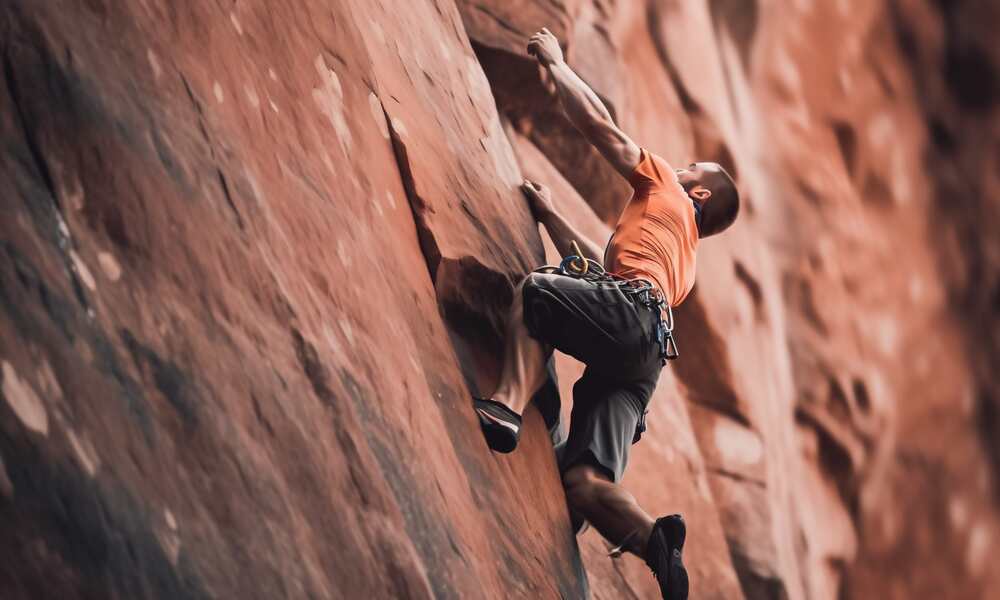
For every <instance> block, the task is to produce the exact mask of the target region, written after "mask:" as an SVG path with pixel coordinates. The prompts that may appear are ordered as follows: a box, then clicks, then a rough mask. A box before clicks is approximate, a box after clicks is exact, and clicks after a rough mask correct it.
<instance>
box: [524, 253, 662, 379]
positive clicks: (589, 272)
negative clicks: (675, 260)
mask: <svg viewBox="0 0 1000 600" xmlns="http://www.w3.org/2000/svg"><path fill="white" fill-rule="evenodd" d="M570 244H571V246H572V247H573V252H575V253H576V254H571V255H569V256H567V257H565V258H563V259H562V261H561V262H560V263H559V266H554V265H545V266H544V267H540V268H538V269H535V272H536V273H558V274H560V275H567V276H569V277H576V278H577V279H584V280H586V281H590V282H593V283H611V284H614V285H616V286H618V289H620V290H621V291H622V293H624V294H628V295H630V296H632V297H633V298H635V299H636V300H637V301H638V302H639V304H641V305H643V306H645V307H646V308H649V309H651V310H654V311H656V312H657V314H659V315H660V318H659V320H657V322H656V342H657V344H658V345H659V346H660V360H662V361H663V364H664V365H665V364H667V361H668V360H675V359H676V358H677V357H678V356H680V354H679V352H678V350H677V341H676V340H675V339H674V313H673V311H672V310H671V308H670V304H669V303H667V302H666V301H665V300H664V299H663V295H662V294H661V292H660V291H659V290H658V289H656V288H655V287H653V284H651V283H650V282H648V281H646V280H645V279H625V278H623V277H620V276H618V275H615V274H614V273H609V272H608V271H606V270H605V269H604V267H603V266H602V265H601V264H600V263H598V262H597V261H593V260H590V259H588V258H587V257H585V256H584V255H583V252H581V251H580V247H579V246H578V245H577V244H576V241H575V240H574V241H571V242H570ZM664 313H666V318H663V316H664Z"/></svg>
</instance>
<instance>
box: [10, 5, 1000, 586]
mask: <svg viewBox="0 0 1000 600" xmlns="http://www.w3.org/2000/svg"><path fill="white" fill-rule="evenodd" d="M998 17H1000V15H998V14H997V11H996V9H995V8H993V7H991V6H990V5H989V4H988V3H985V2H980V3H976V2H966V3H964V4H963V5H962V6H961V7H947V6H946V5H945V4H943V3H931V2H926V1H923V0H895V1H887V2H873V3H854V4H851V3H847V2H805V1H799V2H785V3H758V2H732V1H719V0H713V1H712V2H668V1H655V2H654V1H652V0H650V1H631V0H572V1H566V2H555V1H554V0H537V1H533V2H527V1H517V2H500V1H498V0H478V1H477V0H458V1H457V2H453V1H452V0H412V1H409V2H380V1H372V2H340V1H335V2H329V1H325V2H321V1H318V0H304V1H300V2H294V3H283V2H268V3H252V2H251V3H246V2H240V3H235V4H232V5H230V4H226V5H220V4H215V3H212V4H209V3H175V2H168V1H166V0H145V1H143V2H134V3H108V2H102V1H100V0H94V1H89V2H85V3H74V2H60V1H55V2H46V3H39V2H30V1H21V0H15V1H14V2H9V3H7V4H6V5H4V6H3V7H2V8H0V52H2V54H3V70H4V85H2V86H0V139H2V140H3V144H4V145H3V150H2V152H0V182H2V185H3V189H4V190H5V195H4V197H3V201H2V203H0V211H2V213H0V214H2V218H0V367H2V371H0V399H2V402H0V528H2V530H3V531H4V532H5V539H6V543H5V544H4V546H3V549H0V558H2V560H0V565H2V566H0V592H2V594H0V595H2V596H3V597H4V598H7V597H11V598H20V597H24V598H28V597H62V598H70V597H124V598H133V597H148V596H152V597H261V598H273V597H283V596H287V597H333V598H354V597H366V596H367V597H373V598H384V597H407V598H431V597H435V598H478V597H485V598H556V597H563V598H582V597H587V596H588V595H589V596H590V597H593V598H608V599H611V598H622V597H638V598H652V597H655V584H654V582H653V580H652V578H651V576H650V575H649V573H648V571H647V570H646V568H645V566H644V565H642V563H641V562H640V561H638V560H636V559H634V558H631V557H627V558H624V559H622V560H620V561H616V562H612V561H610V560H609V559H607V558H605V557H604V556H603V553H604V551H605V546H604V544H603V542H602V540H600V538H599V537H598V536H597V535H596V534H595V533H594V532H593V531H590V532H588V533H587V534H585V535H584V536H582V537H581V538H579V540H574V537H573V535H572V533H571V532H570V531H569V519H568V516H567V514H566V510H565V504H564V498H563V495H562V492H561V488H560V485H559V481H558V474H557V470H556V465H555V461H554V458H553V456H552V450H551V442H550V440H549V436H548V433H547V431H546V426H545V423H544V422H543V418H542V415H541V414H540V413H539V411H537V410H535V409H531V410H530V411H529V412H528V414H527V420H526V429H525V432H524V436H523V438H522V443H521V446H520V447H519V449H518V451H517V452H515V453H514V454H511V455H509V456H501V455H494V454H491V453H490V452H489V451H488V450H487V448H486V446H485V444H484V443H483V441H482V439H481V435H480V434H479V431H478V427H477V425H476V423H475V419H474V417H473V415H472V412H471V409H470V406H469V395H470V392H487V391H489V389H491V386H492V385H493V384H494V383H495V380H496V377H497V373H498V369H499V366H500V365H499V356H500V348H501V345H502V336H503V334H502V332H503V326H504V320H505V318H506V312H505V308H506V306H507V305H508V304H509V302H510V299H511V295H512V292H513V286H514V285H515V284H516V282H517V280H518V278H519V277H520V276H521V275H523V274H524V273H525V272H526V271H527V270H529V269H531V268H533V267H535V266H537V265H538V264H540V263H542V262H543V261H545V260H546V256H547V258H548V260H549V261H552V260H556V259H557V257H556V256H555V255H554V251H553V249H552V247H551V244H548V242H547V241H546V237H545V235H544V233H541V234H539V232H538V230H537V227H536V226H535V225H534V224H533V223H532V220H531V217H530V215H529V214H528V211H527V206H526V204H525V202H524V200H523V198H522V197H521V196H520V193H519V191H518V190H517V188H516V186H517V184H518V183H519V182H520V180H521V178H522V177H523V176H528V177H532V178H536V179H539V180H541V181H542V182H544V183H546V184H548V185H550V186H551V187H552V188H553V190H554V192H555V195H556V201H557V203H558V205H559V206H560V208H561V209H562V210H564V211H565V212H566V213H567V214H569V215H571V216H572V218H573V219H574V220H576V221H577V222H578V223H579V224H580V225H581V227H582V228H583V230H584V231H586V232H587V233H588V234H589V235H592V236H594V237H595V239H598V241H599V242H603V241H604V240H603V239H600V238H602V237H603V238H604V239H606V236H607V235H608V233H609V231H610V225H612V224H613V223H614V220H615V217H616V215H617V211H618V210H619V209H620V207H621V206H622V205H623V203H624V202H625V201H626V200H627V197H628V196H627V193H628V189H627V186H626V185H624V184H623V183H622V182H621V181H620V180H619V179H618V178H617V176H616V175H614V174H613V173H612V172H611V171H610V170H609V169H608V168H607V167H606V166H605V165H604V164H603V163H602V161H601V160H600V159H599V157H597V156H596V155H595V154H594V153H593V151H592V150H590V149H589V148H588V147H587V146H586V144H584V143H583V142H582V140H581V139H580V138H579V136H578V135H577V134H576V133H575V132H574V131H573V130H572V128H571V126H570V125H569V124H568V123H567V122H566V121H565V120H564V119H563V118H562V117H561V115H560V113H559V110H558V106H557V105H556V104H555V103H554V100H553V98H552V96H551V95H550V93H549V92H548V91H546V89H545V87H544V86H543V85H541V83H540V82H539V72H538V69H537V67H536V66H535V65H534V63H533V62H532V61H531V60H529V59H528V57H527V56H526V55H525V53H524V48H523V46H524V41H525V39H526V38H527V36H528V35H530V33H532V32H533V31H534V30H535V29H537V28H540V27H542V26H548V27H549V28H550V29H551V30H552V31H553V32H554V33H556V35H558V36H560V38H561V39H563V40H565V44H566V49H567V57H568V60H569V62H570V63H571V64H572V65H573V66H574V67H575V68H577V70H578V71H579V72H580V73H581V75H582V76H583V77H584V78H585V79H587V80H588V81H589V82H590V83H591V84H592V86H593V87H594V88H595V90H596V91H597V92H598V93H599V94H600V95H601V96H602V97H603V98H604V99H606V101H607V103H608V104H609V106H610V107H611V109H612V111H613V113H614V114H615V115H616V118H617V120H618V121H619V124H620V125H621V126H622V128H623V129H625V130H626V131H627V132H629V133H630V134H632V135H633V136H634V138H635V139H636V141H637V142H639V143H640V144H642V145H644V146H645V147H648V148H650V149H651V150H653V151H655V152H658V153H660V154H662V155H663V156H664V157H666V158H667V159H668V160H669V161H672V162H677V163H678V164H684V163H686V162H690V161H692V160H718V161H719V162H721V163H723V164H724V165H725V166H726V167H727V168H729V169H730V170H731V172H733V173H734V175H736V177H737V179H738V182H739V184H740V187H741V189H742V191H743V196H744V201H745V204H744V213H743V215H742V217H741V219H740V221H739V222H738V224H737V226H736V227H734V228H733V229H732V230H731V231H730V232H728V233H727V234H726V235H724V236H721V237H719V238H713V239H710V240H707V241H705V243H704V245H703V249H702V252H701V254H700V256H699V280H698V284H697V286H696V288H695V292H694V293H693V294H692V295H691V297H690V298H689V299H688V300H687V301H686V302H685V304H684V305H683V306H682V307H681V308H680V309H679V310H677V311H676V312H677V319H678V334H677V335H678V342H679V344H680V348H681V352H682V357H681V359H680V360H679V361H677V362H675V363H673V364H672V366H671V368H669V369H667V370H665V371H664V374H663V376H662V378H661V382H660V385H659V388H658V390H657V395H656V397H655V399H654V401H653V404H652V405H651V414H650V429H649V431H648V433H647V434H646V435H645V436H644V438H643V441H642V442H641V443H640V444H639V445H637V446H636V447H635V448H634V449H633V453H632V459H631V464H630V468H629V471H628V472H627V474H626V478H625V485H626V486H627V487H629V489H631V490H632V491H633V492H634V493H635V494H636V496H637V497H638V498H639V500H640V502H641V503H642V504H643V505H644V506H647V507H648V509H649V510H650V511H651V512H654V513H657V514H663V513H668V512H678V511H679V512H683V513H684V514H685V517H686V519H687V521H688V523H689V527H690V535H689V543H688V546H687V548H686V557H687V562H688V563H689V564H690V568H691V575H692V597H694V598H738V597H747V598H821V599H822V598H830V599H832V598H841V597H850V598H912V597H949V598H986V597H991V596H992V595H995V593H993V592H992V590H993V589H996V588H997V584H998V583H1000V582H998V581H997V579H998V576H997V572H996V570H995V569H992V568H991V567H990V566H989V565H990V564H992V563H991V560H990V558H991V556H992V554H993V553H995V551H996V548H995V543H996V542H995V540H997V539H1000V538H998V534H1000V529H998V528H1000V520H998V518H997V512H996V500H995V496H994V494H995V491H994V486H995V479H996V472H997V465H998V464H1000V458H998V457H1000V451H998V450H997V445H996V441H995V437H996V436H995V432H996V427H997V423H998V422H1000V419H998V418H997V416H996V415H997V414H998V409H997V406H998V404H997V403H998V402H1000V400H998V397H1000V396H998V391H997V383H996V378H995V374H994V370H995V365H996V358H997V357H998V356H1000V350H998V347H997V345H996V339H1000V338H998V336H997V335H996V334H997V333H1000V332H998V331H997V323H998V320H997V318H996V316H997V314H998V313H997V310H996V304H997V297H1000V295H998V294H997V293H996V289H997V272H998V271H997V268H996V267H997V260H998V259H997V256H1000V252H998V250H997V248H996V247H995V246H996V239H995V238H996V236H995V235H991V232H993V231H995V230H996V225H997V224H998V219H997V210H998V209H997V203H996V201H995V197H996V195H997V191H998V190H997V188H998V186H1000V181H998V180H997V178H996V175H995V173H996V172H998V171H1000V170H998V169H995V168H992V167H993V166H995V165H998V164H1000V163H998V162H997V161H998V157H1000V154H998V153H1000V147H998V146H997V144H996V139H997V132H998V130H1000V122H998V117H997V114H998V111H997V109H996V106H997V102H998V100H1000V83H998V82H1000V75H998V73H1000V54H998V52H997V49H996V45H995V44H993V43H992V39H993V37H992V36H993V35H994V32H995V27H996V25H998V24H1000V18H998ZM580 369H581V367H580V365H579V364H576V363H574V362H573V361H572V360H570V359H567V358H565V357H561V356H560V357H559V359H558V361H557V370H558V372H559V384H560V388H561V390H562V398H563V403H562V413H563V414H564V416H565V415H568V408H569V402H570V400H571V397H572V396H571V393H570V389H571V386H572V382H573V380H574V377H575V376H577V375H578V374H579V373H580ZM564 426H565V423H564Z"/></svg>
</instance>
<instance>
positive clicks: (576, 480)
mask: <svg viewBox="0 0 1000 600" xmlns="http://www.w3.org/2000/svg"><path fill="white" fill-rule="evenodd" d="M562 481H563V489H564V490H565V491H566V501H567V502H568V503H569V505H570V508H572V509H573V510H575V511H578V512H583V513H586V512H587V508H588V507H590V506H592V505H593V504H595V503H596V502H597V496H598V493H599V492H600V490H601V488H602V487H604V486H606V485H607V484H608V483H609V482H610V479H609V478H608V476H607V475H605V474H604V473H602V472H601V471H599V470H598V469H597V468H595V467H594V466H592V465H588V464H579V465H576V466H573V467H571V468H570V469H569V470H567V471H566V472H565V473H564V474H563V477H562Z"/></svg>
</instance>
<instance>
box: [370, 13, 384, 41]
mask: <svg viewBox="0 0 1000 600" xmlns="http://www.w3.org/2000/svg"><path fill="white" fill-rule="evenodd" d="M371 27H372V34H373V35H374V36H375V41H376V42H378V45H379V46H385V30H383V29H382V26H381V25H379V23H378V21H376V20H375V19H372V20H371Z"/></svg>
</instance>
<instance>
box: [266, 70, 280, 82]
mask: <svg viewBox="0 0 1000 600" xmlns="http://www.w3.org/2000/svg"><path fill="white" fill-rule="evenodd" d="M267 76H268V77H270V78H271V81H277V80H278V74H277V73H275V71H274V69H272V68H268V69H267Z"/></svg>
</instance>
